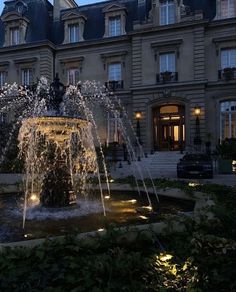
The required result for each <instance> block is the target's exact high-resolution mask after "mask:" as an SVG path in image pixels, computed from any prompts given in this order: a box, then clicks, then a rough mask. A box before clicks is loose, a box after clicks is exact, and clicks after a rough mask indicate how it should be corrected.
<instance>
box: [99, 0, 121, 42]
mask: <svg viewBox="0 0 236 292" xmlns="http://www.w3.org/2000/svg"><path fill="white" fill-rule="evenodd" d="M103 13H104V14H105V33H104V37H115V36H120V35H124V34H126V31H125V26H126V7H125V6H123V5H120V4H114V3H111V4H109V5H107V6H106V7H105V8H104V9H103Z"/></svg>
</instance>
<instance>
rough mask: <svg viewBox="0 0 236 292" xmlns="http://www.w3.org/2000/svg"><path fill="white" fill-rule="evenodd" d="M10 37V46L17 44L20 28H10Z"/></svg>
mask: <svg viewBox="0 0 236 292" xmlns="http://www.w3.org/2000/svg"><path fill="white" fill-rule="evenodd" d="M10 38H11V42H10V44H11V45H12V46H14V45H19V43H20V30H19V27H13V28H11V29H10Z"/></svg>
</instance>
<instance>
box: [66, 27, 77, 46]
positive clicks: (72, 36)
mask: <svg viewBox="0 0 236 292" xmlns="http://www.w3.org/2000/svg"><path fill="white" fill-rule="evenodd" d="M68 29H69V42H70V43H77V42H79V24H78V23H74V24H70V25H69V26H68Z"/></svg>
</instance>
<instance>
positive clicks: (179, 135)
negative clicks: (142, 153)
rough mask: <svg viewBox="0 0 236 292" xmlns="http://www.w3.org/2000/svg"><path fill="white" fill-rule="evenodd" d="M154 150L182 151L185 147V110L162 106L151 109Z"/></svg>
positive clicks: (178, 106)
mask: <svg viewBox="0 0 236 292" xmlns="http://www.w3.org/2000/svg"><path fill="white" fill-rule="evenodd" d="M153 135H154V137H153V138H154V139H153V141H154V150H170V151H174V150H181V149H182V150H183V149H184V145H185V108H184V106H182V105H176V104H171V105H163V106H159V107H157V108H154V109H153Z"/></svg>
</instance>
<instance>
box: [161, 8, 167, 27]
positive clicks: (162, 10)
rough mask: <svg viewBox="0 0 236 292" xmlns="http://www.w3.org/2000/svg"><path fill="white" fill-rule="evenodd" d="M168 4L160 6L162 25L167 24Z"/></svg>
mask: <svg viewBox="0 0 236 292" xmlns="http://www.w3.org/2000/svg"><path fill="white" fill-rule="evenodd" d="M166 14H167V6H166V5H164V4H163V3H162V4H161V6H160V25H165V24H167V21H166V19H167V15H166Z"/></svg>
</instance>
